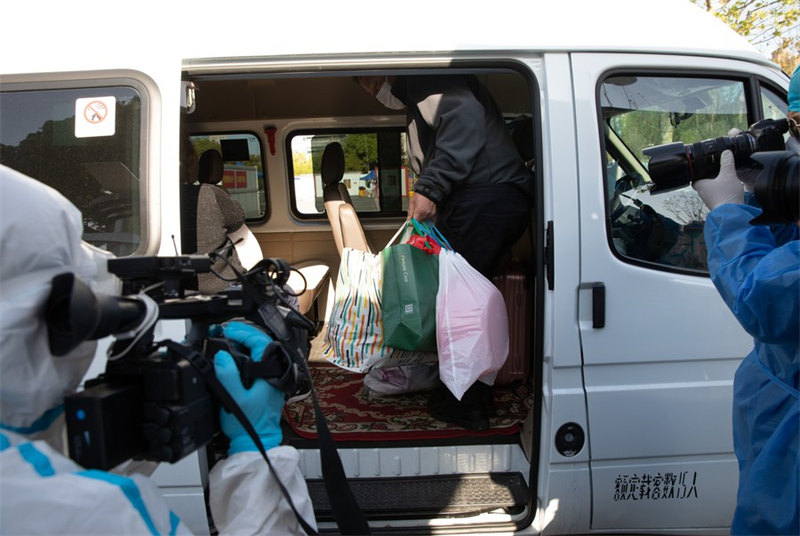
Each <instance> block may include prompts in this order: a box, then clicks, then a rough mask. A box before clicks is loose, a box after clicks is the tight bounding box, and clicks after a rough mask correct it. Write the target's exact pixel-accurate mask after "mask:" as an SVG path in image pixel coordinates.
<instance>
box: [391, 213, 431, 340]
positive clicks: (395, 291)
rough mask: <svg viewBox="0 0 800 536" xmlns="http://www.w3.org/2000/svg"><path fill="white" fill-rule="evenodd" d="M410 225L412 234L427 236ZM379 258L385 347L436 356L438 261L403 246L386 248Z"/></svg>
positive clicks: (407, 245) (416, 226)
mask: <svg viewBox="0 0 800 536" xmlns="http://www.w3.org/2000/svg"><path fill="white" fill-rule="evenodd" d="M412 223H413V224H414V227H415V232H417V233H418V234H423V233H426V230H425V229H423V228H422V227H421V226H418V224H417V222H412ZM406 225H408V224H406ZM381 255H382V257H383V282H382V285H381V291H382V301H381V320H382V322H383V336H384V342H385V344H386V346H388V347H390V348H397V349H400V350H409V351H421V352H435V351H436V292H437V291H438V289H439V258H438V257H437V256H436V255H431V254H428V253H426V252H424V251H422V250H421V249H419V248H418V247H414V246H412V245H410V244H406V243H404V244H397V245H394V246H389V247H387V248H385V249H384V250H383V251H382V252H381Z"/></svg>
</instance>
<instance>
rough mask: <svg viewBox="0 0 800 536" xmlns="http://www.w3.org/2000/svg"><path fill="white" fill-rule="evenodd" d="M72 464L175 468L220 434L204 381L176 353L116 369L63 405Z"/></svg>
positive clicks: (137, 360) (215, 409)
mask: <svg viewBox="0 0 800 536" xmlns="http://www.w3.org/2000/svg"><path fill="white" fill-rule="evenodd" d="M64 413H65V417H66V421H67V433H68V436H67V437H68V440H69V445H68V446H69V453H70V457H71V458H72V459H73V460H75V461H76V462H78V463H79V464H81V465H82V466H84V467H88V468H93V469H103V470H107V469H110V468H112V467H114V466H116V465H119V464H120V463H122V462H124V461H126V460H129V459H131V458H135V459H144V460H151V461H158V462H170V463H173V462H176V461H178V460H180V459H181V458H183V457H184V456H186V455H188V454H191V453H192V452H194V451H195V450H197V449H198V448H200V447H202V446H203V445H206V444H207V443H209V442H210V441H211V440H212V439H213V438H214V436H215V435H216V434H217V432H218V431H219V409H218V406H217V405H216V404H215V402H214V399H213V397H212V395H211V393H210V392H209V390H208V389H207V388H206V384H205V380H204V379H203V377H202V375H201V374H200V373H199V372H198V371H197V370H195V369H194V368H193V367H192V366H191V365H190V364H189V362H188V361H186V360H182V359H181V358H180V356H178V355H177V354H176V353H175V351H174V350H171V349H167V350H166V352H161V351H154V352H153V353H151V354H150V355H147V356H144V357H141V358H140V357H137V358H135V359H126V360H122V361H121V362H119V363H115V362H110V363H109V365H108V368H107V370H106V372H105V373H104V374H103V375H102V376H100V377H98V378H96V379H94V380H90V381H89V382H87V384H86V388H85V389H84V390H83V391H81V392H79V393H75V394H73V395H70V396H67V397H66V398H65V399H64Z"/></svg>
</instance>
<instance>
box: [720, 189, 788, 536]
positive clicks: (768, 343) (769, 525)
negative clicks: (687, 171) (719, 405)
mask: <svg viewBox="0 0 800 536" xmlns="http://www.w3.org/2000/svg"><path fill="white" fill-rule="evenodd" d="M748 197H750V196H748ZM746 201H747V200H746ZM760 212H761V210H760V209H759V208H756V207H753V206H747V205H734V204H727V205H722V206H720V207H718V208H716V209H715V210H712V211H711V213H710V214H709V216H708V219H707V220H706V225H705V237H706V243H707V244H708V264H709V271H710V272H711V278H712V280H713V281H714V285H716V287H717V289H718V290H719V292H720V294H721V295H722V297H723V299H724V300H725V303H727V304H728V307H730V309H731V311H733V313H734V315H735V316H736V318H737V319H738V320H739V322H740V323H741V325H742V326H743V327H744V328H745V329H746V330H747V331H748V333H750V334H751V335H752V336H753V337H754V339H755V347H754V348H753V351H751V352H750V354H749V355H748V356H747V357H746V358H745V359H744V361H742V363H741V365H740V366H739V369H738V370H737V371H736V376H735V379H734V385H733V390H734V393H733V443H734V450H735V452H736V457H737V459H738V460H739V491H738V495H737V504H736V511H735V513H734V517H733V521H732V525H731V534H747V535H752V534H800V516H798V511H800V453H799V449H798V447H800V391H799V390H798V389H800V240H798V239H799V238H800V232H799V231H800V229H798V227H797V226H795V225H781V226H772V227H768V226H764V225H750V223H749V221H750V220H751V219H752V218H753V217H755V216H757V215H758V214H760Z"/></svg>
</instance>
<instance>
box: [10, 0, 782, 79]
mask: <svg viewBox="0 0 800 536" xmlns="http://www.w3.org/2000/svg"><path fill="white" fill-rule="evenodd" d="M108 5H109V4H108V2H104V1H96V0H88V1H87V0H83V1H79V2H58V3H51V2H49V1H46V0H45V1H40V0H28V1H26V2H12V3H7V5H5V6H4V7H3V17H2V18H0V73H3V74H9V73H24V72H43V71H71V70H86V69H103V68H121V67H123V68H140V69H142V66H144V65H146V63H147V62H148V61H157V60H161V61H183V62H186V63H189V64H192V63H196V62H197V61H196V60H202V59H206V60H207V59H211V58H215V59H225V58H227V59H228V60H230V62H231V63H235V62H236V59H242V58H248V59H260V58H276V59H277V58H304V57H309V56H314V57H315V58H319V57H320V56H323V57H324V56H330V55H333V54H336V55H346V56H351V57H354V58H364V57H366V58H369V56H373V55H375V54H381V55H385V54H387V53H389V54H393V55H394V57H396V58H397V59H398V60H401V59H404V58H406V57H408V56H417V55H419V54H422V53H423V52H424V53H425V54H426V55H427V54H429V53H430V52H434V53H441V55H447V56H449V55H456V56H458V55H470V54H473V53H477V52H479V53H486V52H490V53H500V52H524V51H608V52H616V51H619V52H625V51H643V52H655V53H667V52H680V53H690V54H702V55H711V56H719V57H740V58H741V57H744V58H746V59H748V60H750V61H756V62H759V63H764V64H771V62H770V61H769V60H768V59H767V58H766V57H765V56H763V55H762V54H760V53H759V52H758V51H757V50H756V49H755V48H754V47H752V46H751V45H750V44H749V43H748V42H747V41H746V40H745V39H743V38H742V37H740V36H739V35H737V34H736V33H735V32H734V31H733V30H731V29H730V28H728V27H727V26H726V25H725V24H723V23H722V22H721V21H719V20H717V19H716V18H715V17H713V16H712V15H710V14H708V13H706V12H704V11H703V10H702V9H701V8H699V7H697V6H695V5H693V4H692V3H691V2H690V1H689V0H658V1H655V0H649V1H647V2H642V1H641V0H604V1H602V2H598V1H596V0H557V1H550V0H548V1H544V0H529V1H528V2H520V1H519V0H510V1H507V0H492V1H491V2H487V3H485V4H482V5H479V6H475V7H471V8H470V7H467V6H463V7H462V6H458V7H454V5H453V3H451V2H437V1H436V0H403V1H402V2H374V1H373V2H365V1H355V0H351V1H339V2H331V1H330V0H328V1H319V0H308V1H304V2H291V1H290V2H252V1H251V2H248V1H242V0H226V1H225V2H210V1H207V0H198V1H195V2H192V3H188V4H187V3H179V2H169V1H163V0H160V1H158V2H156V1H154V0H143V1H141V2H139V3H136V4H123V5H124V6H125V7H117V8H114V9H109V8H108ZM43 15H44V16H43ZM32 21H33V22H32ZM384 59H385V58H384ZM199 63H203V61H200V62H199ZM142 70H145V71H146V69H142Z"/></svg>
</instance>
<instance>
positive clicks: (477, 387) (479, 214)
mask: <svg viewBox="0 0 800 536" xmlns="http://www.w3.org/2000/svg"><path fill="white" fill-rule="evenodd" d="M530 218H531V203H530V199H529V198H528V196H527V195H526V194H525V192H523V191H522V190H521V189H520V188H518V187H516V186H513V185H508V184H506V185H504V184H492V185H482V186H467V187H463V188H460V189H458V190H456V191H455V192H453V194H452V195H451V196H450V197H449V198H448V199H447V200H446V202H445V203H443V204H442V205H441V206H440V207H439V210H438V211H437V217H436V227H438V229H439V230H440V231H441V232H442V234H443V235H444V237H445V238H446V239H447V240H448V242H450V245H451V246H452V247H453V249H454V250H456V251H457V252H458V253H460V254H461V256H463V257H464V259H466V261H467V262H469V263H470V265H472V267H473V268H475V269H476V270H478V271H479V272H480V273H482V274H483V275H484V276H485V277H486V278H487V279H490V280H491V278H492V276H493V275H494V273H495V271H496V270H497V269H498V267H499V265H500V262H501V261H502V260H503V258H504V257H505V256H506V255H507V254H508V253H509V252H510V250H511V246H513V245H514V243H515V242H516V241H517V240H519V238H520V237H521V236H522V234H523V233H524V232H525V229H526V228H527V227H528V225H529V223H530ZM433 396H434V397H435V398H438V399H445V400H448V401H449V403H450V404H456V405H458V406H459V407H463V408H465V409H466V408H469V407H473V406H484V407H487V406H490V405H491V388H489V387H488V386H486V385H485V384H483V383H481V382H475V384H474V385H472V387H470V388H469V389H467V391H466V392H465V393H464V396H463V397H462V399H461V401H458V400H457V399H456V397H455V396H453V394H452V393H451V392H450V390H449V389H447V387H445V385H444V384H443V383H442V382H441V381H439V382H438V385H437V387H436V388H435V389H434V394H433Z"/></svg>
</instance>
